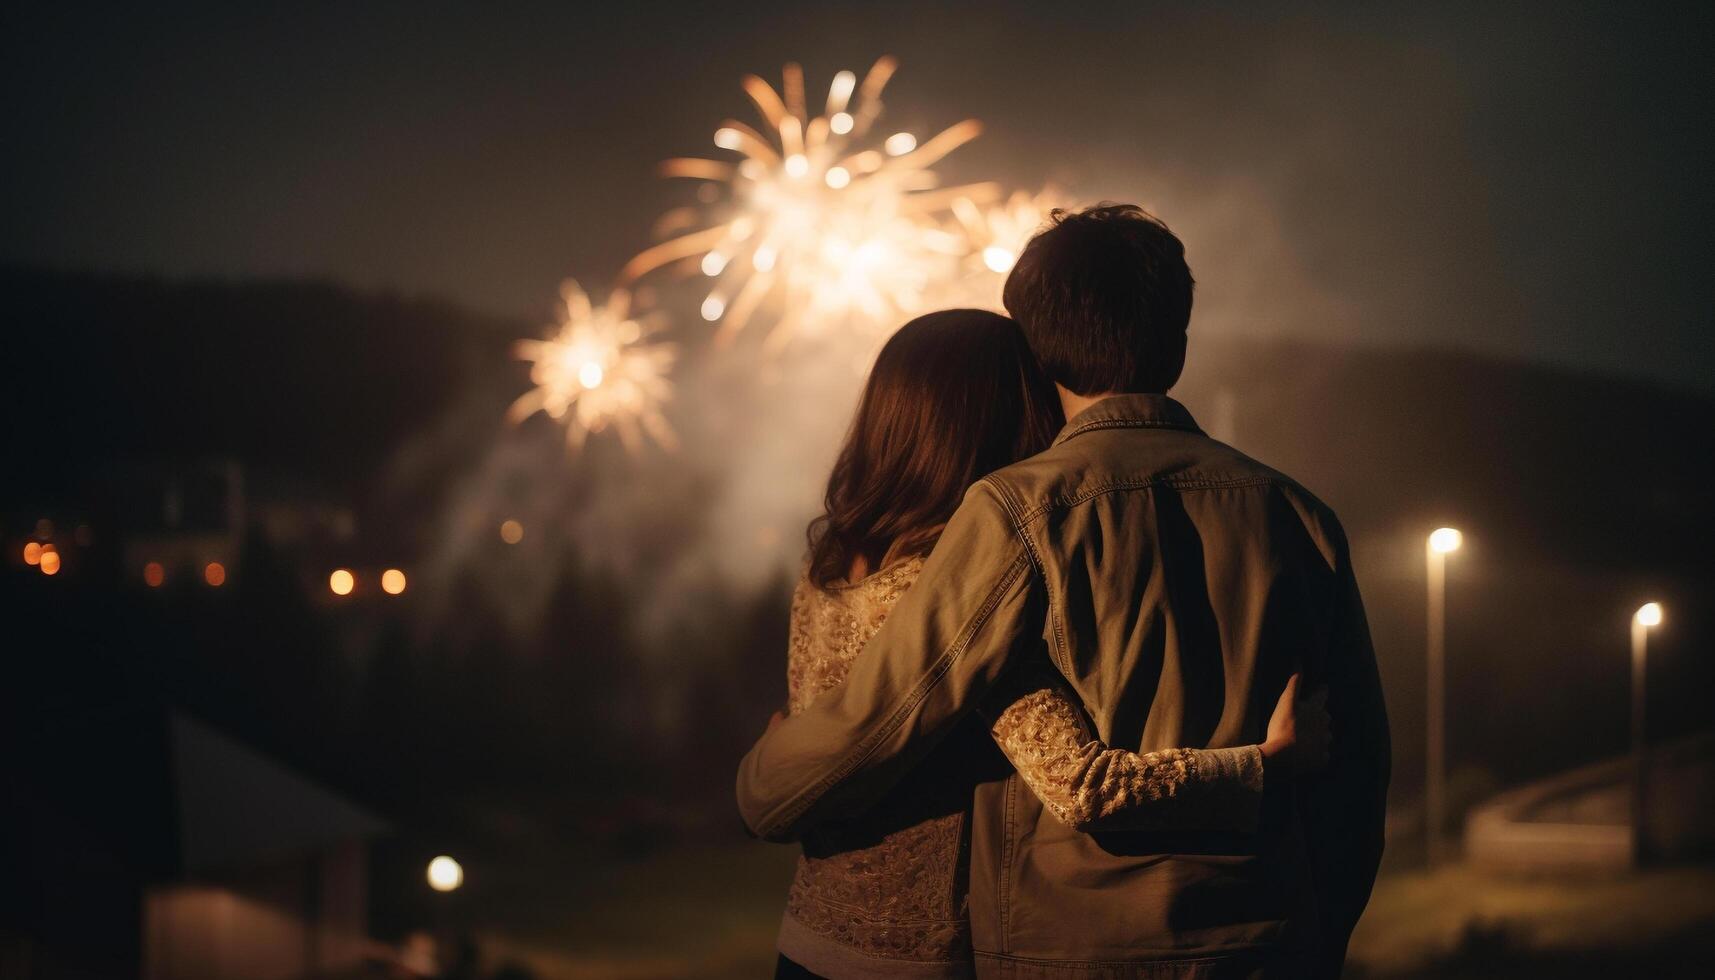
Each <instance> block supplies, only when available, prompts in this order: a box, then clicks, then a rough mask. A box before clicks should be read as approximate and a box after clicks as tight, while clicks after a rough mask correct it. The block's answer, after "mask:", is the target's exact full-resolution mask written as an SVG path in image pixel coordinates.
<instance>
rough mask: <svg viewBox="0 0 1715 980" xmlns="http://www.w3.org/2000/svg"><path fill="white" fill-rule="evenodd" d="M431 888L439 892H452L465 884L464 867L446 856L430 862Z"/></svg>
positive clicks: (443, 855)
mask: <svg viewBox="0 0 1715 980" xmlns="http://www.w3.org/2000/svg"><path fill="white" fill-rule="evenodd" d="M427 877H428V879H429V887H430V888H433V889H434V890H435V891H438V892H450V891H453V890H454V889H456V888H458V887H459V886H460V885H462V884H464V867H463V866H462V865H460V864H459V863H458V862H457V861H454V860H453V859H452V858H450V857H447V856H446V855H445V854H442V855H441V856H439V857H437V858H435V859H434V860H432V861H430V862H429V870H428V874H427Z"/></svg>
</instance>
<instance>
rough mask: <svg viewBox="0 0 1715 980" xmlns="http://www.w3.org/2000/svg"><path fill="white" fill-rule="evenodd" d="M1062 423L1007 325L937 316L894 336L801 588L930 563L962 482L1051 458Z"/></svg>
mask: <svg viewBox="0 0 1715 980" xmlns="http://www.w3.org/2000/svg"><path fill="white" fill-rule="evenodd" d="M1061 424H1062V419H1061V414H1060V403H1059V399H1058V398H1057V397H1056V395H1055V393H1054V387H1053V384H1052V383H1050V382H1049V381H1048V379H1047V378H1046V376H1044V375H1043V374H1042V373H1041V371H1040V370H1039V369H1038V368H1037V366H1036V361H1035V360H1034V359H1033V358H1032V357H1031V355H1030V349H1029V347H1027V346H1026V345H1025V341H1024V334H1023V333H1022V332H1021V331H1020V330H1019V328H1018V324H1016V323H1014V322H1013V321H1012V320H1010V319H1008V318H1006V317H1004V316H1001V315H999V314H996V313H990V312H988V311H986V310H943V311H941V312H939V313H930V314H927V315H925V316H920V317H918V318H917V319H915V320H912V321H911V322H910V323H907V324H906V325H905V326H903V327H900V328H899V331H898V332H897V333H895V334H894V335H893V336H892V338H890V339H889V340H888V341H887V344H886V345H885V346H884V347H882V349H881V353H880V354H879V355H878V356H877V357H876V361H875V367H874V368H873V369H871V371H870V374H869V381H868V383H867V384H866V385H865V386H864V391H863V398H862V400H861V401H859V403H858V410H857V416H856V417H855V418H854V419H853V420H852V427H851V431H850V432H849V433H848V434H847V435H846V441H845V445H844V446H843V447H841V449H840V455H839V458H838V459H837V460H835V462H834V471H833V474H832V475H831V476H830V477H829V478H828V492H827V495H826V497H825V498H824V501H823V503H824V509H823V513H822V516H820V517H818V518H816V519H815V520H814V521H812V522H810V528H809V542H810V567H809V576H810V581H811V582H812V583H814V584H815V585H816V586H817V587H819V588H827V587H828V586H830V585H832V584H834V583H836V582H838V581H840V580H842V579H844V578H845V577H846V576H847V575H848V574H849V573H850V572H851V570H852V569H853V567H854V566H855V565H856V564H857V562H858V560H859V559H861V560H862V562H863V564H864V566H865V567H867V568H868V569H871V570H874V569H879V568H880V567H881V566H882V564H883V562H884V561H892V560H898V559H902V558H906V557H910V556H913V555H926V554H928V553H929V550H930V549H931V548H933V547H934V546H935V539H936V538H938V537H939V536H940V533H941V529H942V527H944V526H945V525H946V523H947V520H948V518H950V517H952V516H953V511H955V510H957V509H958V507H959V501H961V500H962V499H964V495H965V491H966V490H968V489H969V488H970V486H971V484H973V483H975V482H976V481H977V480H978V479H980V478H982V477H983V476H984V475H986V474H988V473H991V472H993V471H994V470H997V469H1000V468H1001V467H1003V466H1006V465H1008V464H1010V463H1014V462H1017V461H1018V460H1020V459H1023V458H1024V457H1026V456H1031V455H1034V454H1036V453H1038V452H1041V451H1042V450H1044V449H1046V448H1048V444H1049V443H1050V442H1051V441H1052V440H1053V438H1054V435H1055V433H1056V432H1058V431H1059V429H1060V426H1061Z"/></svg>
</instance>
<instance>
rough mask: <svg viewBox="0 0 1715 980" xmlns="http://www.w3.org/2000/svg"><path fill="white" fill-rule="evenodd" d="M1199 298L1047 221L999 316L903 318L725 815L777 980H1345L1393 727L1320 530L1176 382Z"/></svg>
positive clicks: (1133, 222)
mask: <svg viewBox="0 0 1715 980" xmlns="http://www.w3.org/2000/svg"><path fill="white" fill-rule="evenodd" d="M1191 294H1192V278H1191V272H1190V269H1189V267H1188V266H1187V265H1186V262H1185V256H1184V248H1183V246H1182V245H1181V243H1180V241H1179V240H1178V239H1177V238H1176V237H1175V236H1174V235H1173V234H1172V232H1170V231H1169V230H1168V229H1167V227H1166V226H1165V225H1163V224H1162V223H1161V222H1160V221H1158V220H1156V219H1155V218H1153V217H1151V216H1150V215H1148V214H1147V213H1145V212H1144V211H1142V210H1141V209H1139V208H1136V207H1132V206H1124V205H1103V206H1098V207H1095V208H1091V209H1088V210H1085V211H1081V212H1077V213H1070V214H1068V213H1056V215H1055V217H1054V220H1053V222H1052V223H1051V225H1050V226H1049V227H1048V228H1047V229H1046V230H1044V231H1043V232H1041V233H1040V234H1039V235H1037V236H1036V237H1035V238H1034V239H1032V240H1031V242H1030V244H1029V245H1028V246H1027V247H1026V248H1025V249H1024V251H1023V253H1022V255H1021V256H1020V257H1019V259H1018V262H1017V264H1016V265H1015V266H1014V268H1013V271H1012V273H1011V275H1010V277H1009V278H1008V280H1007V283H1006V288H1005V303H1006V308H1007V310H1008V312H1010V313H1011V314H1012V318H1011V319H1008V318H1006V317H1002V316H999V315H997V314H992V313H986V312H981V311H976V310H948V311H944V312H940V313H932V314H929V315H927V316H924V317H920V318H918V319H916V320H913V321H911V322H910V323H907V324H906V325H905V326H904V327H902V328H901V329H900V330H899V332H898V333H896V334H895V335H894V336H893V337H892V339H891V340H889V341H888V343H887V345H886V346H885V347H884V348H883V349H882V351H881V353H880V355H879V357H878V358H877V360H876V363H875V367H874V369H873V371H872V373H871V375H870V378H869V380H868V384H867V386H866V388H865V390H864V393H863V397H862V400H861V402H860V404H859V407H858V411H857V417H856V419H855V421H854V422H853V425H852V428H851V432H850V434H849V436H848V437H847V441H846V444H845V446H844V447H843V448H842V450H841V452H840V454H839V457H838V460H837V462H836V463H835V465H834V471H833V474H832V477H831V478H830V480H829V482H828V492H827V498H826V510H825V512H824V513H823V515H822V516H821V517H819V518H818V519H817V520H816V521H815V522H814V523H813V524H812V525H811V528H810V535H809V545H810V557H809V563H808V566H807V568H806V571H805V574H804V578H803V580H802V581H801V582H800V583H799V585H798V587H797V590H796V592H795V594H794V596H793V600H792V617H791V636H790V643H789V652H788V659H789V667H788V687H789V697H790V703H789V706H788V712H787V713H786V715H785V716H783V717H779V716H777V718H776V720H775V721H774V722H772V723H771V724H770V726H769V729H768V731H767V732H766V733H765V734H764V735H763V736H762V738H761V739H760V740H759V741H758V742H757V744H756V746H755V747H754V748H753V749H752V750H751V751H750V753H749V754H748V755H746V757H745V758H744V760H743V762H742V763H741V764H740V768H739V773H738V801H739V808H740V811H741V813H742V815H743V817H744V820H745V822H746V824H747V825H748V826H749V828H750V829H751V831H752V832H753V833H755V834H757V835H758V836H761V837H763V838H766V839H769V840H777V841H789V840H796V841H799V842H801V844H802V847H803V857H802V858H801V859H800V861H799V863H798V869H797V873H796V876H795V877H794V880H793V882H792V886H791V890H790V892H789V894H788V896H787V908H786V915H785V917H784V919H783V921H782V924H781V930H780V939H779V949H780V954H781V955H780V961H779V967H778V971H779V972H778V975H779V976H785V977H793V976H797V977H802V976H827V977H832V978H836V980H838V978H846V977H921V978H942V977H964V976H971V975H976V976H984V977H989V976H992V977H1066V978H1073V977H1076V978H1084V980H1094V978H1098V977H1114V978H1130V977H1139V978H1169V977H1171V978H1227V977H1300V976H1315V977H1325V976H1337V975H1338V974H1339V972H1340V968H1341V965H1342V963H1343V961H1344V958H1345V947H1346V942H1347V938H1348V937H1349V935H1350V933H1351V930H1352V927H1353V926H1354V925H1355V924H1356V922H1357V919H1358V916H1359V914H1360V913H1361V912H1362V910H1363V907H1364V904H1365V902H1366V901H1367V900H1368V897H1369V892H1370V887H1371V884H1372V882H1373V881H1374V877H1375V872H1376V867H1377V865H1378V863H1379V861H1380V858H1381V851H1382V818H1383V805H1384V799H1385V795H1386V787H1387V778H1388V759H1389V756H1388V729H1387V717H1386V712H1385V710H1384V707H1383V704H1382V696H1381V688H1380V682H1379V679H1378V677H1377V673H1376V665H1375V656H1374V652H1373V650H1372V649H1371V645H1370V637H1369V628H1368V626H1367V624H1366V623H1365V620H1364V611H1363V605H1362V602H1361V600H1360V599H1359V595H1358V587H1357V583H1356V581H1355V579H1354V577H1353V573H1352V568H1351V561H1350V554H1349V551H1348V548H1347V543H1346V539H1345V536H1344V534H1343V532H1342V531H1341V528H1340V525H1339V522H1338V521H1337V520H1336V518H1335V516H1334V514H1333V512H1332V511H1331V510H1329V509H1328V508H1327V507H1326V506H1325V505H1323V504H1322V503H1321V501H1319V500H1317V499H1316V498H1315V497H1314V496H1312V495H1311V494H1310V493H1309V492H1308V491H1306V490H1305V489H1304V488H1303V487H1301V486H1299V485H1298V484H1297V483H1296V482H1294V481H1293V480H1291V479H1290V478H1288V477H1286V476H1284V475H1282V474H1280V473H1278V472H1276V471H1274V470H1272V469H1269V468H1268V467H1266V466H1263V465H1262V464H1260V463H1257V462H1256V461H1254V460H1252V459H1250V458H1249V457H1247V456H1245V455H1244V454H1242V453H1240V452H1238V451H1237V450H1235V449H1233V448H1232V447H1230V446H1227V445H1224V444H1222V443H1220V442H1217V441H1215V440H1214V439H1211V438H1209V437H1208V436H1206V435H1204V434H1203V432H1202V431H1201V430H1200V429H1199V428H1198V427H1197V424H1196V422H1195V421H1193V420H1192V418H1191V415H1190V414H1189V413H1188V412H1187V411H1186V410H1185V409H1184V408H1183V407H1182V406H1181V405H1179V403H1177V402H1175V401H1174V400H1172V399H1171V398H1169V397H1167V391H1168V390H1169V389H1170V388H1171V387H1172V386H1173V385H1174V383H1175V382H1176V381H1177V380H1178V378H1179V375H1180V372H1181V370H1182V368H1183V367H1184V363H1185V353H1186V329H1187V326H1188V323H1189V320H1190V313H1191Z"/></svg>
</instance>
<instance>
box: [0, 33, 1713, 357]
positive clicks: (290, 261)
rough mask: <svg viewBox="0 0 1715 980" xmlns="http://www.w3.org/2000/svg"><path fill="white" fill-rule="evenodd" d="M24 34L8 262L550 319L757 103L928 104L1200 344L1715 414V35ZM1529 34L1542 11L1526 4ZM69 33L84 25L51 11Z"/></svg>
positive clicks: (16, 38) (11, 53) (934, 119)
mask: <svg viewBox="0 0 1715 980" xmlns="http://www.w3.org/2000/svg"><path fill="white" fill-rule="evenodd" d="M1495 6H1498V5H1493V4H1483V5H1471V6H1462V5H1461V6H1457V7H1454V6H1448V5H1437V9H1435V10H1433V11H1418V12H1407V11H1405V10H1403V9H1386V10H1383V9H1370V10H1366V11H1361V12H1354V11H1351V10H1345V9H1338V8H1335V7H1332V6H1328V5H1322V4H1297V5H1292V6H1291V7H1290V8H1287V7H1280V8H1261V7H1245V8H1227V7H1222V8H1219V9H1218V10H1217V9H1208V8H1205V9H1201V10H1199V11H1197V12H1188V10H1187V8H1188V7H1189V5H1180V6H1173V5H1150V4H1141V3H1126V4H1111V5H1110V4H1066V3H1061V4H1009V3H999V2H991V3H986V4H981V5H973V4H959V5H952V4H933V5H931V4H923V3H906V4H891V3H889V4H879V3H877V4H861V5H859V4H851V5H833V4H815V3H798V4H793V5H772V4H768V5H763V4H742V5H741V4H707V5H705V4H698V5H689V4H625V5H613V6H611V7H607V8H601V7H597V6H594V5H586V4H576V3H554V4H534V5H528V4H510V5H504V7H502V5H494V4H489V5H474V4H473V5H469V6H467V7H463V8H460V9H454V10H439V9H437V10H429V9H426V5H419V4H401V5H397V6H393V5H380V4H350V5H346V4H341V5H334V4H326V5H316V6H314V7H313V8H312V7H309V6H308V5H299V4H292V5H263V4H249V3H239V4H212V5H206V6H198V7H185V6H181V5H175V4H152V5H147V6H143V5H138V6H136V7H132V8H129V9H124V10H121V9H117V5H85V4H53V5H45V4H44V5H14V7H13V8H12V9H10V10H8V11H7V12H6V13H5V14H4V15H0V16H3V19H0V83H3V85H4V91H5V97H4V103H3V108H0V113H3V114H4V130H3V131H4V133H5V151H4V153H3V154H0V158H3V162H0V168H3V169H4V171H5V180H4V184H3V189H0V226H3V227H4V228H5V235H4V239H3V240H0V261H5V262H8V263H12V264H20V265H26V266H48V267H53V268H79V269H82V268H88V269H97V270H113V271H123V272H145V273H161V274H166V275H170V276H210V275H212V276H220V277H230V278H251V277H281V276H285V277H324V278H333V279H338V280H342V281H347V282H351V283H355V284H358V285H361V286H366V287H377V288H387V289H397V290H400V291H403V292H406V293H411V294H421V293H430V294H436V295H441V296H446V297H449V298H451V299H453V300H456V301H458V302H460V303H462V304H465V305H467V306H470V307H472V308H474V309H478V310H482V311H491V312H495V313H504V314H518V315H525V316H529V317H532V318H538V319H544V320H545V319H546V318H547V315H548V310H549V308H550V306H551V304H552V303H553V301H554V299H555V296H556V287H557V284H558V282H559V281H560V280H561V279H562V278H564V277H566V276H568V275H573V276H577V277H578V278H580V279H582V280H584V281H585V282H586V283H590V284H592V285H596V286H598V287H599V286H600V285H601V284H603V283H604V282H606V281H607V280H608V279H610V278H611V277H612V275H613V274H614V272H615V271H616V270H617V269H618V268H619V266H620V265H621V264H622V263H623V262H624V260H625V259H626V258H627V257H628V256H629V255H630V254H631V253H633V252H635V251H636V250H638V249H639V248H642V247H644V246H646V245H647V244H649V242H650V240H651V239H650V237H649V236H650V227H651V223H652V221H653V219H654V218H655V216H656V215H658V214H659V213H660V212H661V211H663V210H664V209H665V208H667V207H668V206H670V205H672V204H674V203H677V202H679V201H682V200H684V198H685V190H686V189H685V188H683V187H675V186H673V185H672V184H670V183H669V182H666V181H663V180H661V179H659V178H658V177H656V176H655V173H654V170H653V165H654V164H655V163H656V162H657V161H658V160H660V159H662V158H665V157H669V156H677V155H687V154H694V155H702V154H710V153H715V152H716V151H714V150H713V148H712V147H711V146H710V145H709V135H710V133H711V132H712V131H713V129H714V128H715V127H716V126H717V125H718V124H719V122H720V120H721V119H723V118H725V117H726V116H729V115H733V116H739V117H740V118H749V116H750V114H751V112H752V110H751V109H750V107H749V105H748V103H747V102H746V101H745V99H744V97H743V95H742V94H741V92H740V90H739V88H738V80H739V78H740V77H741V76H742V75H743V74H744V73H746V72H756V73H759V74H763V75H764V76H766V77H770V78H775V79H777V78H778V72H779V69H780V66H781V64H782V63H784V62H786V61H788V60H797V61H800V62H802V63H803V64H804V66H805V69H806V71H807V73H808V75H809V80H810V90H811V92H812V93H813V101H812V104H813V105H817V104H819V93H820V92H824V91H825V90H826V85H827V81H828V79H829V77H830V76H831V75H832V73H833V72H834V71H836V70H838V69H841V68H852V69H854V70H858V71H860V72H861V71H862V70H863V69H865V68H867V67H868V65H869V64H870V62H872V61H873V60H874V58H875V57H876V56H878V55H881V54H889V53H891V54H894V55H896V56H898V57H899V58H900V60H901V70H900V72H899V74H898V75H897V76H896V78H895V80H894V82H893V85H892V86H891V87H890V89H889V93H888V99H887V104H888V111H887V114H886V116H885V117H884V119H886V120H888V122H887V125H888V126H889V127H890V128H900V129H910V130H913V131H915V132H917V133H919V134H925V133H927V132H929V131H931V129H932V128H939V127H940V126H944V125H947V124H950V123H953V122H956V121H958V120H959V119H961V118H964V117H966V116H975V117H977V118H980V119H982V120H983V121H984V122H985V123H986V124H987V126H988V130H987V132H986V133H985V135H984V136H983V137H982V138H981V139H980V140H978V141H977V142H976V143H975V144H973V145H971V146H969V147H966V148H964V149H961V150H960V151H958V152H957V153H956V154H955V155H954V156H953V157H952V158H951V159H950V160H949V163H948V165H947V166H946V167H945V168H944V169H945V172H946V173H947V175H948V176H949V177H951V178H954V179H988V178H996V179H1000V180H1003V181H1005V182H1007V183H1009V184H1012V185H1015V186H1020V187H1025V188H1032V189H1033V188H1035V187H1038V186H1040V185H1041V184H1043V183H1044V182H1050V181H1051V182H1053V183H1055V184H1057V185H1058V186H1060V187H1062V188H1065V189H1066V190H1068V191H1069V192H1071V193H1072V194H1074V195H1076V196H1077V197H1079V198H1084V199H1093V198H1099V197H1110V198H1119V199H1133V200H1140V201H1142V202H1144V203H1146V204H1149V205H1151V206H1152V207H1154V208H1155V209H1156V210H1157V211H1158V212H1159V213H1160V214H1161V215H1162V216H1163V217H1164V218H1165V219H1166V220H1167V221H1168V222H1169V224H1171V225H1173V226H1174V227H1175V228H1176V230H1178V231H1179V232H1180V233H1181V234H1182V235H1183V236H1184V237H1185V238H1186V240H1187V243H1188V246H1189V249H1190V253H1191V259H1192V265H1193V268H1194V270H1195V271H1196V273H1197V277H1198V279H1199V282H1200V290H1201V291H1200V295H1199V310H1198V314H1197V317H1196V319H1195V320H1194V329H1196V330H1205V331H1210V332H1230V333H1234V334H1239V335H1246V334H1251V335H1281V334H1284V335H1292V336H1307V337H1314V338H1319V339H1336V340H1347V341H1356V342H1360V343H1365V344H1382V345H1399V344H1410V345H1419V346H1421V345H1434V346H1448V345H1451V346H1463V347H1476V348H1479V349H1482V350H1486V351H1491V352H1497V353H1501V354H1504V355H1509V356H1520V357H1525V358H1529V359H1533V360H1546V361H1553V362H1557V363H1564V364H1571V365H1574V366H1579V367H1585V368H1591V369H1598V370H1603V371H1620V372H1625V373H1630V374H1644V375H1648V376H1653V377H1659V378H1665V379H1669V380H1673V381H1675V382H1678V383H1682V384H1683V383H1689V384H1692V385H1696V386H1698V387H1704V388H1708V387H1711V386H1715V336H1712V333H1715V331H1712V327H1715V324H1712V323H1711V314H1710V310H1711V299H1712V297H1711V295H1710V294H1711V288H1710V286H1709V283H1710V281H1711V280H1710V277H1709V275H1708V272H1707V269H1706V266H1707V264H1708V261H1709V259H1710V257H1711V251H1712V249H1711V247H1710V245H1711V232H1710V228H1711V227H1715V207H1712V203H1715V202H1712V197H1715V195H1712V192H1711V189H1710V182H1709V177H1708V166H1707V164H1708V154H1707V153H1706V151H1705V150H1704V146H1703V144H1704V143H1705V141H1706V140H1707V136H1708V133H1709V132H1710V131H1711V123H1712V122H1715V120H1712V119H1711V112H1710V98H1709V96H1710V88H1711V86H1710V83H1709V72H1708V63H1707V52H1706V45H1707V42H1708V39H1709V37H1710V36H1711V33H1712V32H1711V27H1712V26H1715V23H1712V21H1715V16H1712V15H1711V13H1710V8H1709V7H1707V6H1702V7H1700V8H1699V9H1695V10H1693V9H1690V8H1687V9H1686V10H1683V11H1677V12H1676V11H1667V10H1666V9H1665V8H1664V7H1663V5H1657V4H1649V5H1644V4H1613V5H1607V6H1595V5H1587V4H1554V5H1543V6H1542V7H1541V8H1540V9H1539V10H1537V11H1535V12H1519V11H1517V10H1516V8H1515V10H1514V12H1508V13H1500V12H1496V11H1495V10H1494V9H1492V8H1493V7H1495ZM1508 6H1509V7H1514V6H1515V5H1508ZM50 8H51V9H50Z"/></svg>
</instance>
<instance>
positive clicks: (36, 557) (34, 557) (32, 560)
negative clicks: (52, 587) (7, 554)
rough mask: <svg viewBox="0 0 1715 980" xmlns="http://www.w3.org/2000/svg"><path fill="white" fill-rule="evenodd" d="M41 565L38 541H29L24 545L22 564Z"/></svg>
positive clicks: (40, 550)
mask: <svg viewBox="0 0 1715 980" xmlns="http://www.w3.org/2000/svg"><path fill="white" fill-rule="evenodd" d="M41 563H42V545H41V542H39V541H31V542H30V543H29V544H26V545H24V564H26V565H39V564H41Z"/></svg>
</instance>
